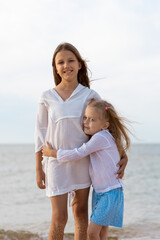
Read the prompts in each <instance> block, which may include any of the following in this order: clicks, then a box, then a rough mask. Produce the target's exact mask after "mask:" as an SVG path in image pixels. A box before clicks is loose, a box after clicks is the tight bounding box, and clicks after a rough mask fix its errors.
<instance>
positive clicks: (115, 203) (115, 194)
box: [90, 188, 124, 228]
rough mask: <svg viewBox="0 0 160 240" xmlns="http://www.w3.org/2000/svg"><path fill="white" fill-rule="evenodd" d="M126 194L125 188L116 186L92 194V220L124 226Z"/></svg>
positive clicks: (98, 222) (104, 224)
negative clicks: (109, 189) (124, 194)
mask: <svg viewBox="0 0 160 240" xmlns="http://www.w3.org/2000/svg"><path fill="white" fill-rule="evenodd" d="M123 208H124V196H123V189H122V188H116V189H113V190H111V191H109V192H105V193H96V192H95V191H94V190H93V195H92V214H91V217H90V221H92V222H94V223H95V224H98V225H102V226H115V227H120V228H121V227H122V225H123Z"/></svg>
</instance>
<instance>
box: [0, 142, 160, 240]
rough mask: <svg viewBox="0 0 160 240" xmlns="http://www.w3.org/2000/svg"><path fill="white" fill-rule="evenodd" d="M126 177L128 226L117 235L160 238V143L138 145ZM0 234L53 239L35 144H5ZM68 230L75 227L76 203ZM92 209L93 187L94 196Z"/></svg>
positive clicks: (0, 163)
mask: <svg viewBox="0 0 160 240" xmlns="http://www.w3.org/2000/svg"><path fill="white" fill-rule="evenodd" d="M128 157H129V162H128V165H127V168H126V171H125V177H124V195H125V211H124V227H123V228H122V229H118V228H114V227H111V228H110V232H109V235H110V236H112V237H118V239H125V240H126V239H131V240H134V239H136V240H152V239H160V177H159V175H160V144H134V145H132V147H131V150H130V151H129V152H128ZM0 179H1V181H0V239H3V240H9V239H14V240H16V239H17V240H22V239H24V240H29V239H30V240H31V239H32V240H38V239H39V240H40V239H47V238H48V231H49V225H50V219H51V204H50V199H49V198H47V197H46V196H45V190H40V189H39V188H38V187H37V185H36V175H35V154H34V145H16V144H15V145H0ZM68 212H69V219H68V223H67V226H66V228H65V233H73V232H74V221H73V216H72V211H71V208H70V207H68ZM89 213H91V191H90V198H89Z"/></svg>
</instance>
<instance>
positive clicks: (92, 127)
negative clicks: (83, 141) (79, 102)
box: [83, 106, 109, 136]
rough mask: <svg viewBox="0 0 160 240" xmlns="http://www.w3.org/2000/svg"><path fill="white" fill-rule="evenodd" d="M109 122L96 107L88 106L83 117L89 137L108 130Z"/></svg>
mask: <svg viewBox="0 0 160 240" xmlns="http://www.w3.org/2000/svg"><path fill="white" fill-rule="evenodd" d="M108 127H109V122H107V121H106V119H104V118H103V117H102V113H101V110H100V109H97V108H96V107H91V106H87V107H86V110H85V114H84V117H83V128H84V132H85V134H87V135H91V136H92V135H94V134H95V133H97V132H99V131H101V130H104V129H107V128H108Z"/></svg>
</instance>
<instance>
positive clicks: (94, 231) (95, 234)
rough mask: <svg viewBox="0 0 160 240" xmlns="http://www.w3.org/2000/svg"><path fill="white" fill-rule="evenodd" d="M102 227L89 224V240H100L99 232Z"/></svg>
mask: <svg viewBox="0 0 160 240" xmlns="http://www.w3.org/2000/svg"><path fill="white" fill-rule="evenodd" d="M102 228H103V226H101V225H98V224H95V223H93V222H90V224H89V227H88V236H89V240H101V238H100V232H101V230H102Z"/></svg>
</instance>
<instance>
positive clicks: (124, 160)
mask: <svg viewBox="0 0 160 240" xmlns="http://www.w3.org/2000/svg"><path fill="white" fill-rule="evenodd" d="M127 163H128V157H127V154H126V153H125V151H124V152H123V156H122V158H121V160H120V161H119V163H118V165H117V166H119V167H120V168H119V170H118V171H117V173H116V175H117V174H118V176H117V179H119V178H123V176H124V170H125V168H126V165H127Z"/></svg>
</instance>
